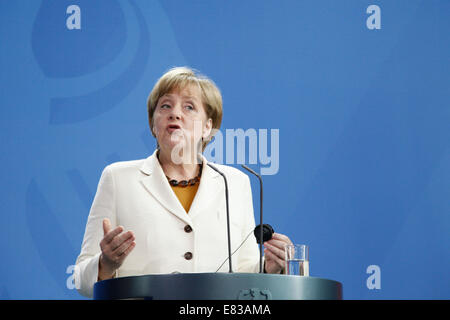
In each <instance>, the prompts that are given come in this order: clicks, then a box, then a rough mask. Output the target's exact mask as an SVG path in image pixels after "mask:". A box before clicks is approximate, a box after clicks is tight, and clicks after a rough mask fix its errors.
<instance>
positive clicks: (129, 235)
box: [110, 231, 134, 251]
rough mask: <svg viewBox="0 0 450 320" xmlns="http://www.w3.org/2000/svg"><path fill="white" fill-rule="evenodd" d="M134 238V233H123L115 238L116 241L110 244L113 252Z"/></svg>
mask: <svg viewBox="0 0 450 320" xmlns="http://www.w3.org/2000/svg"><path fill="white" fill-rule="evenodd" d="M132 237H134V236H133V232H131V231H127V232H124V233H121V234H120V235H117V236H116V237H114V239H113V240H112V241H111V242H110V246H111V251H115V250H116V249H117V248H119V247H120V246H121V245H122V244H123V243H124V242H125V241H127V240H128V239H130V238H132Z"/></svg>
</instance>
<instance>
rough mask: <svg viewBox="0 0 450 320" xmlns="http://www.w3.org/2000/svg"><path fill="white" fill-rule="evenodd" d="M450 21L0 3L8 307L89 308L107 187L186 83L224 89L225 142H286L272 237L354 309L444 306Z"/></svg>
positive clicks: (1, 278) (274, 185)
mask: <svg viewBox="0 0 450 320" xmlns="http://www.w3.org/2000/svg"><path fill="white" fill-rule="evenodd" d="M72 4H76V5H78V6H79V7H80V8H81V30H68V28H67V27H66V20H67V18H68V17H69V16H70V14H67V13H66V9H67V7H68V6H69V5H72ZM371 4H376V5H378V6H379V7H380V8H381V29H380V30H369V29H368V28H367V27H366V20H367V18H368V17H369V16H370V14H367V13H366V9H367V7H368V6H369V5H371ZM449 14H450V1H448V0H441V1H439V0H430V1H428V0H426V1H425V0H423V1H419V0H404V1H400V0H397V1H380V0H377V1H375V0H373V1H372V0H371V1H364V0H354V1H334V0H320V1H313V0H310V1H306V0H305V1H300V0H297V1H237V0H236V1H177V0H167V1H148V0H145V1H144V0H142V1H138V0H134V1H133V0H130V1H114V0H103V1H100V0H96V1H92V0H71V1H65V0H59V1H49V0H43V1H23V0H20V1H9V0H0V83H1V86H0V90H1V93H0V106H1V108H0V112H1V115H0V123H1V136H0V137H1V149H2V150H1V156H0V170H1V193H0V205H1V224H0V225H1V232H0V243H1V247H0V252H1V258H0V261H1V262H0V298H3V299H74V298H75V299H78V298H81V296H80V295H79V294H78V293H77V291H76V290H70V289H68V288H67V286H66V281H67V278H68V277H69V276H70V274H68V273H66V269H67V267H68V266H70V265H72V264H74V262H75V259H76V257H77V255H78V253H79V250H80V246H81V242H82V237H83V234H84V228H85V223H86V219H87V215H88V213H89V208H90V205H91V203H92V200H93V197H94V195H95V190H96V187H97V183H98V180H99V178H100V174H101V171H102V169H103V168H104V167H105V166H106V165H107V164H109V163H111V162H115V161H119V160H132V159H139V158H144V157H147V156H148V155H149V154H150V153H151V152H152V151H153V150H154V147H155V141H154V139H153V137H152V136H151V135H150V133H149V129H148V125H147V123H148V122H147V113H146V99H147V96H148V94H149V92H150V90H151V88H152V87H153V84H154V83H155V81H156V80H157V79H158V78H159V77H160V76H161V75H162V74H163V73H164V72H165V71H166V70H167V69H168V68H170V67H173V66H180V65H188V66H191V67H194V68H196V69H198V70H200V71H202V72H203V73H205V74H206V75H208V76H210V77H211V78H212V79H213V80H214V81H215V82H216V83H217V84H218V86H219V87H220V88H221V90H222V93H223V98H224V119H223V123H222V132H223V133H224V132H225V129H227V128H230V129H235V128H243V129H244V130H246V129H249V128H255V129H259V128H262V129H269V130H270V129H279V130H280V156H279V157H280V169H279V172H278V173H277V174H276V175H271V176H265V177H264V184H265V204H264V211H265V221H267V222H269V223H271V224H272V225H274V227H275V229H276V231H278V232H281V233H285V234H287V235H289V236H290V237H291V239H292V240H293V242H296V243H306V244H309V245H310V260H311V275H312V276H318V277H323V278H329V279H334V280H338V281H340V282H342V283H343V285H344V297H345V298H347V299H449V298H450V276H449V271H450V239H449V238H450V237H449V234H450V233H449V230H450V205H449V199H450V184H449V181H450V148H449V141H450V139H449V138H450V132H449V122H450V121H449V120H450V109H449V101H450V40H449V39H450V37H449V36H448V35H449V33H450V20H449V18H448V16H449ZM252 167H253V168H255V169H258V167H259V165H253V166H252ZM258 170H259V169H258ZM252 181H253V197H254V202H255V213H256V216H257V213H258V210H259V205H258V202H257V200H258V198H259V190H258V185H257V183H256V181H254V180H252ZM369 265H378V266H380V268H381V289H379V290H377V289H374V290H369V289H368V288H367V286H366V279H367V278H368V277H369V274H367V273H366V268H367V267H368V266H369Z"/></svg>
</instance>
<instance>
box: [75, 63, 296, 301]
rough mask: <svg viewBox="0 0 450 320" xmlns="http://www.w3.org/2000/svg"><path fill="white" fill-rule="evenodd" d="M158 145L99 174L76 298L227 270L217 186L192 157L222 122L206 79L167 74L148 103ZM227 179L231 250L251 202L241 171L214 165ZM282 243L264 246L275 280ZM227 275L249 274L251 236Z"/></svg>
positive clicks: (246, 223)
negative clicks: (102, 283)
mask: <svg viewBox="0 0 450 320" xmlns="http://www.w3.org/2000/svg"><path fill="white" fill-rule="evenodd" d="M147 104H148V117H149V124H150V129H151V132H152V134H153V136H154V137H155V138H156V140H157V143H158V148H157V150H156V151H155V152H154V153H153V154H152V155H151V156H150V157H148V158H147V159H142V160H135V161H126V162H117V163H114V164H111V165H109V166H107V167H106V168H105V169H104V170H103V173H102V176H101V178H100V182H99V185H98V189H97V193H96V195H95V198H94V202H93V204H92V207H91V211H90V213H89V218H88V222H87V225H86V231H85V235H84V239H83V244H82V248H81V253H80V255H79V257H78V259H77V262H76V265H77V267H76V268H75V280H76V282H77V283H79V289H78V290H79V292H80V293H81V294H83V295H85V296H88V297H90V296H92V294H93V286H94V283H95V282H97V281H99V280H105V279H110V278H113V277H122V276H130V275H141V274H155V273H173V272H182V273H185V272H215V271H222V272H224V271H225V272H226V271H228V264H226V263H225V264H223V262H224V261H225V260H226V258H227V256H228V248H227V245H228V242H227V228H226V226H227V224H226V206H225V197H224V182H223V179H222V177H221V176H220V175H219V174H218V173H217V172H215V171H214V170H213V169H211V168H210V167H209V166H207V165H206V164H207V160H206V159H205V158H204V157H203V156H202V155H201V152H198V151H203V150H204V148H205V147H206V145H207V143H208V141H209V140H210V139H211V137H212V135H213V132H214V130H218V129H219V128H220V124H221V120H222V97H221V94H220V91H219V89H218V88H217V87H216V85H215V84H214V83H213V81H211V80H210V79H208V78H206V77H204V76H201V75H198V74H196V73H195V72H194V71H193V70H191V69H189V68H185V67H182V68H174V69H171V70H169V71H168V72H167V73H166V74H164V75H163V76H162V77H161V78H160V79H159V80H158V82H157V83H156V84H155V86H154V88H153V90H152V92H151V93H150V96H149V98H148V103H147ZM216 166H217V167H218V168H219V170H221V171H222V172H223V173H224V174H225V175H226V176H227V180H228V185H229V186H228V187H229V201H230V208H229V212H230V224H231V227H230V229H231V241H232V243H231V244H232V251H234V250H235V249H236V248H238V246H239V245H240V244H241V243H242V242H243V241H244V240H245V239H246V238H247V237H248V236H249V235H251V233H252V232H253V229H254V227H255V221H254V216H253V205H252V193H251V187H250V182H249V178H248V177H247V175H245V174H244V173H242V172H241V171H239V170H237V169H235V168H233V167H229V166H224V165H216ZM290 243H291V241H290V240H289V238H288V237H286V236H284V235H281V234H277V233H275V234H274V236H273V239H272V240H270V241H267V242H266V243H265V244H264V246H265V250H264V252H265V266H264V268H265V272H268V273H280V272H282V270H283V267H284V246H285V245H286V244H290ZM232 263H233V270H235V271H237V272H257V271H258V266H259V251H258V246H257V244H256V241H255V239H254V237H250V238H248V239H247V241H244V244H243V245H242V247H241V248H240V249H239V250H238V251H237V252H236V253H235V254H234V255H233V257H232Z"/></svg>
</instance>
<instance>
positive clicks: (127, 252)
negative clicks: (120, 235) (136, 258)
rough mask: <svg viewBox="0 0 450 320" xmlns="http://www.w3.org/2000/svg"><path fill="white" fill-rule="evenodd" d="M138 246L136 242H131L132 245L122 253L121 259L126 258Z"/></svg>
mask: <svg viewBox="0 0 450 320" xmlns="http://www.w3.org/2000/svg"><path fill="white" fill-rule="evenodd" d="M135 246H136V242H134V241H133V242H131V243H130V245H129V246H128V248H127V249H126V250H125V251H124V252H123V253H122V255H121V256H120V258H121V259H125V258H126V257H127V256H128V255H129V254H130V252H131V251H133V249H134V247H135Z"/></svg>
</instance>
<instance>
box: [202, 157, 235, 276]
mask: <svg viewBox="0 0 450 320" xmlns="http://www.w3.org/2000/svg"><path fill="white" fill-rule="evenodd" d="M207 165H208V166H209V167H210V168H211V169H213V170H214V171H216V172H217V173H218V174H220V175H221V176H222V178H223V181H224V182H225V202H226V206H227V234H228V266H229V268H228V272H229V273H233V269H232V266H231V235H230V210H229V201H228V182H227V178H226V177H225V175H224V174H223V173H222V172H221V171H220V170H219V169H217V168H216V167H215V166H213V165H212V164H210V163H209V162H208V163H207Z"/></svg>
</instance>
